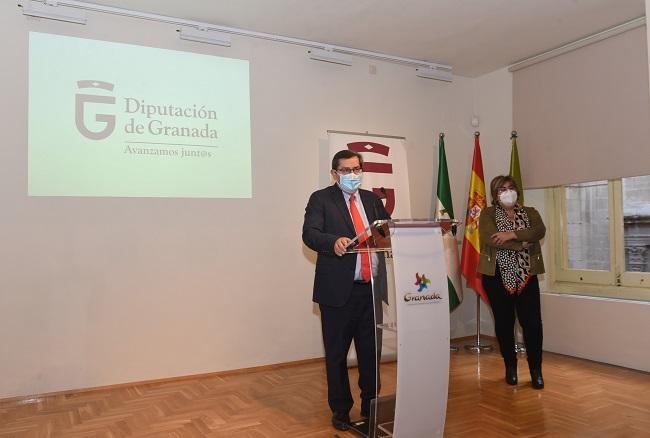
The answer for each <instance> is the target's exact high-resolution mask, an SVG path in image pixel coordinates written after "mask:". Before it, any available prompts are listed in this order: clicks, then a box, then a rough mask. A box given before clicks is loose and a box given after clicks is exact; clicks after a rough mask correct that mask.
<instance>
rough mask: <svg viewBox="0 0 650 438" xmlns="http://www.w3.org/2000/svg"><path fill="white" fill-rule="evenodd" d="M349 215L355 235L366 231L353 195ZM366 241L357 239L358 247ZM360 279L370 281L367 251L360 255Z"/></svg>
mask: <svg viewBox="0 0 650 438" xmlns="http://www.w3.org/2000/svg"><path fill="white" fill-rule="evenodd" d="M350 214H351V215H352V223H353V224H354V231H355V233H357V234H360V233H362V232H363V230H365V229H366V227H365V225H364V224H363V218H362V217H361V213H359V209H358V208H357V203H356V201H355V195H354V193H353V194H351V195H350ZM366 239H367V237H366V236H364V237H363V238H361V239H359V245H361V244H362V243H364V242H365V241H366ZM364 246H365V247H368V245H367V244H365V245H364ZM361 278H362V279H363V281H370V253H369V252H368V251H364V252H362V253H361Z"/></svg>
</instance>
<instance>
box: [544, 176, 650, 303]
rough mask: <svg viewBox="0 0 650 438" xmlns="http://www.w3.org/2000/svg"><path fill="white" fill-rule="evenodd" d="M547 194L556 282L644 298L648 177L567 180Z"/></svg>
mask: <svg viewBox="0 0 650 438" xmlns="http://www.w3.org/2000/svg"><path fill="white" fill-rule="evenodd" d="M551 195H552V196H551V198H550V200H551V202H552V206H551V207H552V208H551V211H552V212H553V226H552V227H551V230H552V231H551V233H552V234H553V247H554V248H553V258H554V263H553V264H554V268H555V269H554V272H553V274H554V275H553V277H554V280H555V282H556V286H560V288H561V287H562V286H566V287H568V288H569V291H570V292H572V293H584V294H589V295H597V296H608V297H615V298H627V299H640V300H646V301H650V176H638V177H630V178H622V179H619V180H610V181H592V182H587V183H580V184H571V185H567V186H563V187H557V188H554V189H552V191H551ZM587 285H589V286H587Z"/></svg>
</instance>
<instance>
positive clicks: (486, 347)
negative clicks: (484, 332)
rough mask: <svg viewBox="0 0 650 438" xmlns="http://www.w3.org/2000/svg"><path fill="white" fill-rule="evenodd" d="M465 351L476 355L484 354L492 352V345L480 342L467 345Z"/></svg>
mask: <svg viewBox="0 0 650 438" xmlns="http://www.w3.org/2000/svg"><path fill="white" fill-rule="evenodd" d="M465 350H469V351H473V352H474V353H483V352H484V351H492V344H484V343H482V342H481V341H480V340H479V341H477V342H472V343H471V344H465Z"/></svg>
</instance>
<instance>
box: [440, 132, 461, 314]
mask: <svg viewBox="0 0 650 438" xmlns="http://www.w3.org/2000/svg"><path fill="white" fill-rule="evenodd" d="M436 194H437V195H438V202H437V204H436V213H435V217H436V219H453V218H454V206H453V204H452V202H451V186H450V185H449V172H448V171H447V156H446V154H445V134H443V133H442V132H441V133H440V142H439V147H438V189H437V191H436ZM454 229H455V227H454ZM454 234H456V233H455V231H454V233H453V234H452V233H444V234H443V236H442V242H443V245H444V248H445V259H446V261H447V290H448V291H449V311H450V312H451V311H452V310H454V309H455V308H456V307H458V306H459V305H460V303H461V301H463V287H462V285H461V281H460V266H459V263H458V243H457V242H456V237H454Z"/></svg>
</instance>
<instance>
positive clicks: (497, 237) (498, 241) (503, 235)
mask: <svg viewBox="0 0 650 438" xmlns="http://www.w3.org/2000/svg"><path fill="white" fill-rule="evenodd" d="M490 237H491V238H492V241H493V242H494V244H495V245H503V244H504V243H506V242H507V241H508V240H515V239H516V238H517V235H516V234H515V233H514V231H501V232H499V233H494V234H493V235H492V236H490Z"/></svg>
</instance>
